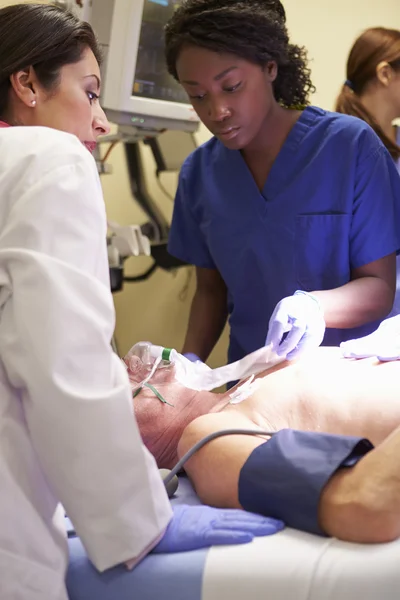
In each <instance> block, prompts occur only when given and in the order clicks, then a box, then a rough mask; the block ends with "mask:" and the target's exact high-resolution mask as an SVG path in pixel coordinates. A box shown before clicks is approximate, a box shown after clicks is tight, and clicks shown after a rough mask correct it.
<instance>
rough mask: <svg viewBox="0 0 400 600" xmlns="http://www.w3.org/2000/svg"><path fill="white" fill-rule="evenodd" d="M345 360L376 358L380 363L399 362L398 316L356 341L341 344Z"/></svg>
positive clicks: (399, 316) (399, 324)
mask: <svg viewBox="0 0 400 600" xmlns="http://www.w3.org/2000/svg"><path fill="white" fill-rule="evenodd" d="M340 349H341V351H342V354H343V356H344V357H345V358H367V357H370V356H376V357H377V358H378V359H379V360H380V361H382V362H385V361H391V360H400V315H396V316H395V317H391V318H390V319H386V320H385V321H382V323H381V324H380V325H379V327H378V329H377V330H376V331H374V332H373V333H370V334H369V335H366V336H365V337H362V338H358V339H357V340H349V341H348V342H342V343H341V344H340Z"/></svg>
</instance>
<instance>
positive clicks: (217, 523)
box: [153, 504, 284, 553]
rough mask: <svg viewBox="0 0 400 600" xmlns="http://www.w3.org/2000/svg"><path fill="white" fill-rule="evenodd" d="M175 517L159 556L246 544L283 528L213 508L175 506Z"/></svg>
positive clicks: (250, 515)
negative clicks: (256, 537) (257, 537)
mask: <svg viewBox="0 0 400 600" xmlns="http://www.w3.org/2000/svg"><path fill="white" fill-rule="evenodd" d="M173 511H174V515H173V518H172V521H171V522H170V523H169V525H168V527H167V530H166V532H165V535H164V537H163V538H162V540H161V541H160V542H159V543H158V544H157V546H156V547H155V548H154V549H153V552H156V553H169V552H184V551H186V550H198V549H199V548H209V547H210V546H221V545H225V544H247V543H248V542H251V541H252V539H253V538H254V537H255V536H262V535H272V534H273V533H277V532H278V531H281V530H282V529H283V528H284V524H283V523H282V521H278V520H276V519H272V518H268V517H262V516H261V515H256V514H253V513H250V512H246V511H244V510H235V509H223V508H211V507H210V506H188V505H185V504H180V505H178V506H174V507H173Z"/></svg>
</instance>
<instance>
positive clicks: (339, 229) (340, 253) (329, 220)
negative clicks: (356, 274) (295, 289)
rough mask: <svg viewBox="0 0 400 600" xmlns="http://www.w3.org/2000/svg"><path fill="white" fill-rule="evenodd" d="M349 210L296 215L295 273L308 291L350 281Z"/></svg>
mask: <svg viewBox="0 0 400 600" xmlns="http://www.w3.org/2000/svg"><path fill="white" fill-rule="evenodd" d="M350 228H351V215H349V214H338V213H336V214H308V215H297V217H296V227H295V255H294V263H295V273H296V281H297V285H298V286H299V287H300V288H301V289H303V290H306V291H312V290H327V289H331V288H336V287H339V286H341V285H344V284H345V283H347V282H348V281H350Z"/></svg>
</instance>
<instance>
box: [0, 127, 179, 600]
mask: <svg viewBox="0 0 400 600" xmlns="http://www.w3.org/2000/svg"><path fill="white" fill-rule="evenodd" d="M0 157H1V160H0V598H1V600H61V599H64V598H66V590H65V588H64V574H65V569H66V565H67V544H66V536H65V532H64V529H63V513H62V511H60V505H59V502H61V503H62V504H63V506H64V507H65V510H66V511H67V513H68V515H69V517H70V518H71V520H72V521H73V523H74V525H75V528H76V531H77V533H78V535H79V536H80V537H81V540H82V542H83V544H84V545H85V547H86V550H87V552H88V554H89V556H90V558H91V560H92V561H93V563H94V564H95V566H96V567H97V568H98V569H99V570H104V569H106V568H108V567H111V566H113V565H115V564H118V563H120V562H122V561H126V560H127V559H131V558H133V557H136V556H138V555H140V554H141V553H142V552H143V551H144V550H145V549H146V548H148V546H149V545H150V546H151V543H152V541H153V540H155V539H157V538H158V537H159V536H160V535H161V534H162V532H163V530H164V529H165V527H166V526H167V524H168V522H169V520H170V518H171V508H170V504H169V502H168V498H167V495H166V493H165V490H164V487H163V484H162V482H161V479H160V477H159V475H158V470H157V468H156V465H155V462H154V459H153V457H152V456H151V455H150V454H149V453H148V452H147V450H146V449H145V448H144V447H143V445H142V443H141V439H140V435H139V432H138V428H137V425H136V421H135V419H134V416H133V414H132V400H131V392H130V387H129V383H128V377H127V374H126V372H125V369H124V367H123V365H122V364H121V362H120V360H119V359H118V357H117V356H116V355H115V354H113V352H112V350H111V347H110V340H111V336H112V333H113V328H114V308H113V302H112V296H111V293H110V287H109V277H108V263H107V252H106V244H105V239H106V216H105V208H104V203H103V197H102V192H101V187H100V182H99V178H98V175H97V171H96V167H95V162H94V160H93V158H92V157H91V156H90V154H89V152H88V151H87V150H86V148H84V147H83V146H82V144H81V143H80V142H79V141H78V140H77V139H76V138H75V137H73V136H71V135H69V134H66V133H62V132H59V131H54V130H51V129H46V128H39V127H11V128H7V129H0Z"/></svg>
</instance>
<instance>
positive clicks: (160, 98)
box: [90, 0, 199, 132]
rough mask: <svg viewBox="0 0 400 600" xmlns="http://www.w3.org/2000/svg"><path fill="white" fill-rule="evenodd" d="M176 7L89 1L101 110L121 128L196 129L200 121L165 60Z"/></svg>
mask: <svg viewBox="0 0 400 600" xmlns="http://www.w3.org/2000/svg"><path fill="white" fill-rule="evenodd" d="M178 3H179V2H178V0H92V6H91V17H90V21H91V24H92V26H93V28H94V30H95V32H96V34H97V36H98V38H99V42H100V44H101V46H102V50H103V53H104V64H103V68H102V93H101V101H102V106H103V108H104V110H105V112H106V114H107V117H108V118H109V120H110V121H112V122H114V123H116V124H118V125H120V126H123V128H124V129H126V128H128V129H129V127H132V128H134V129H136V128H142V129H144V130H158V131H159V130H162V129H180V130H184V131H188V132H193V131H196V129H197V126H198V122H199V120H198V117H197V115H196V113H195V111H194V110H193V108H192V106H191V105H190V103H189V102H188V97H187V95H186V92H185V91H184V89H183V88H182V87H181V86H180V85H179V83H177V82H176V81H175V79H174V78H173V77H171V75H169V73H168V71H167V67H166V64H165V59H164V26H165V24H166V22H167V20H168V19H169V17H170V16H171V15H172V14H173V11H174V10H175V7H176V5H177V4H178Z"/></svg>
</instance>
